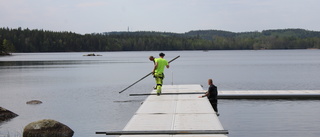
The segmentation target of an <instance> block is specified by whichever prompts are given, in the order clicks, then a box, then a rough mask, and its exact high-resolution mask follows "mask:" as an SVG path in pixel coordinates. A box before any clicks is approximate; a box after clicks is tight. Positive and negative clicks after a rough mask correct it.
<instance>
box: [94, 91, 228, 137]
mask: <svg viewBox="0 0 320 137" xmlns="http://www.w3.org/2000/svg"><path fill="white" fill-rule="evenodd" d="M203 91H204V90H203V89H202V87H201V86H200V85H163V87H162V92H163V94H167V95H160V96H157V95H150V96H148V97H147V98H146V100H145V101H144V102H143V104H142V105H141V106H140V108H139V109H138V110H137V112H136V113H135V114H134V115H133V117H132V118H131V120H130V121H129V122H128V124H127V125H126V126H125V128H124V129H123V131H113V132H96V133H97V134H106V135H121V136H120V137H185V136H188V137H227V134H228V131H227V130H224V129H223V127H222V125H221V123H220V121H219V119H218V116H217V114H216V112H215V111H214V110H213V108H212V106H211V104H210V102H209V100H208V99H207V98H199V96H201V95H202V94H203ZM194 92H197V94H196V93H194ZM169 93H171V94H170V95H168V94H169ZM179 93H192V94H179ZM151 94H155V91H152V93H151Z"/></svg>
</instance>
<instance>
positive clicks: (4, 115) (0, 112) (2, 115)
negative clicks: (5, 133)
mask: <svg viewBox="0 0 320 137" xmlns="http://www.w3.org/2000/svg"><path fill="white" fill-rule="evenodd" d="M16 116H18V115H17V114H16V113H13V112H11V111H10V110H7V109H5V108H2V107H0V122H2V121H6V120H9V119H12V118H14V117H16Z"/></svg>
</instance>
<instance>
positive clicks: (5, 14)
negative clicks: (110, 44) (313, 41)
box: [0, 0, 320, 34]
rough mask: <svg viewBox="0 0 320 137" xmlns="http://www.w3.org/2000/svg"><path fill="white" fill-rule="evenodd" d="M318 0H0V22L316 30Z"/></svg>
mask: <svg viewBox="0 0 320 137" xmlns="http://www.w3.org/2000/svg"><path fill="white" fill-rule="evenodd" d="M319 5H320V0H0V27H8V28H18V27H21V28H23V29H25V28H29V29H43V30H50V31H71V32H75V33H79V34H87V33H101V32H111V31H128V30H129V31H157V32H174V33H185V32H189V31H191V30H225V31H231V32H251V31H263V30H269V29H287V28H301V29H306V30H312V31H320V18H319V15H318V14H319V13H320V8H319Z"/></svg>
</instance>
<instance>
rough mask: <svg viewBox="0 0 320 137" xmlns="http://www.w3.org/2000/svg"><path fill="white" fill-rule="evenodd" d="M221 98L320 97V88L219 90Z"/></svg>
mask: <svg viewBox="0 0 320 137" xmlns="http://www.w3.org/2000/svg"><path fill="white" fill-rule="evenodd" d="M218 98H219V99H320V90H237V91H218Z"/></svg>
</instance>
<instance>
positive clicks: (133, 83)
mask: <svg viewBox="0 0 320 137" xmlns="http://www.w3.org/2000/svg"><path fill="white" fill-rule="evenodd" d="M179 57H180V55H179V56H177V57H175V58H173V59H172V60H170V61H169V63H171V62H172V61H174V60H176V59H177V58H179ZM151 74H152V72H150V73H149V74H147V75H145V76H144V77H142V78H140V79H139V80H138V81H136V82H134V83H133V84H131V85H130V86H128V87H126V88H125V89H123V90H121V91H120V92H119V94H120V93H122V92H123V91H125V90H127V89H128V88H130V87H132V86H133V85H135V84H137V83H138V82H140V81H141V80H143V79H145V78H146V77H148V76H149V75H151Z"/></svg>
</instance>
